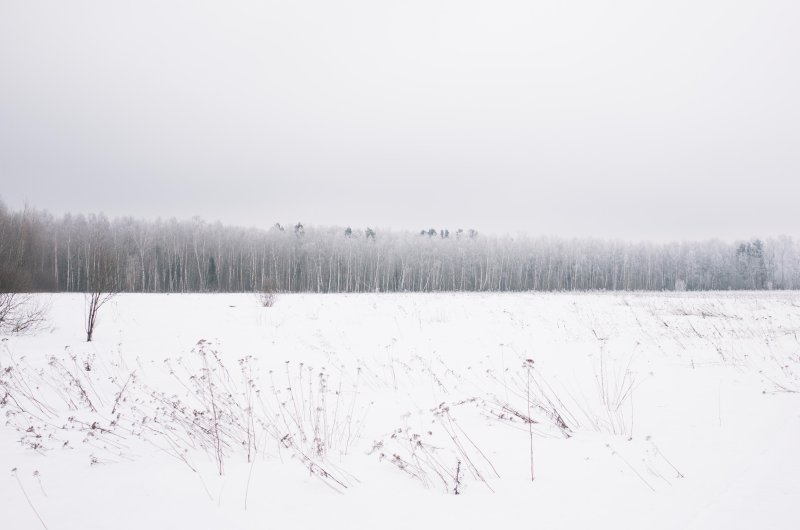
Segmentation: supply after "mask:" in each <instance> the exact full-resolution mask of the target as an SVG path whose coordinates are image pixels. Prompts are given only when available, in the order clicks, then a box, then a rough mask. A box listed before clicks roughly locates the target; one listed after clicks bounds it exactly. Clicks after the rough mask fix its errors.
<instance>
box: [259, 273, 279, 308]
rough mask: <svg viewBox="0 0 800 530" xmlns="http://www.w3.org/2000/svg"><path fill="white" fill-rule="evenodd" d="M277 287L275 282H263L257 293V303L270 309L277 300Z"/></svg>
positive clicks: (269, 279) (268, 280)
mask: <svg viewBox="0 0 800 530" xmlns="http://www.w3.org/2000/svg"><path fill="white" fill-rule="evenodd" d="M277 290H278V289H277V286H276V284H275V280H273V279H272V278H268V279H266V280H264V283H263V284H262V286H261V290H260V291H259V293H258V301H259V303H260V304H261V305H262V306H263V307H272V306H273V305H275V300H277Z"/></svg>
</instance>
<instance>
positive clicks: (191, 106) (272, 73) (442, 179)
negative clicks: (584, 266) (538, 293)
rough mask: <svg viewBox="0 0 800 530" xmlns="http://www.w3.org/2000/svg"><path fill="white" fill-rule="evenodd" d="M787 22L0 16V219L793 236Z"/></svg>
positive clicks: (796, 60) (679, 1)
mask: <svg viewBox="0 0 800 530" xmlns="http://www.w3.org/2000/svg"><path fill="white" fill-rule="evenodd" d="M798 22H800V2H797V1H770V0H753V1H750V0H739V1H730V0H727V1H723V0H719V1H709V0H689V1H683V0H670V1H660V2H646V1H642V0H630V1H607V2H603V1H599V0H563V1H562V0H558V1H547V2H544V1H538V0H526V1H505V0H485V1H470V0H452V1H450V0H448V1H437V0H404V1H385V0H313V1H312V0H284V1H269V0H261V1H252V2H249V1H233V0H225V1H217V2H200V1H197V0H191V1H186V2H171V1H167V0H158V1H145V0H136V1H129V2H119V1H112V0H100V1H97V2H82V1H68V2H67V1H63V0H57V1H37V0H20V1H11V0H0V198H2V200H3V201H4V202H5V203H6V205H7V206H9V207H11V208H13V209H17V208H20V207H22V206H23V205H24V204H25V203H26V202H27V203H29V204H30V205H32V206H34V207H37V208H43V209H48V210H51V211H53V212H54V213H57V214H60V213H64V212H68V211H70V212H99V211H102V212H105V213H106V214H107V215H109V216H112V217H113V216H118V215H134V216H137V217H148V218H150V217H152V218H154V217H157V216H162V217H171V216H176V217H179V218H181V217H191V216H193V215H200V216H202V217H204V218H206V219H207V220H217V219H219V220H221V221H223V222H225V223H230V224H243V225H255V226H270V225H272V224H273V223H274V222H275V221H281V222H296V221H298V220H301V221H303V222H304V223H309V224H336V225H353V226H367V225H369V226H378V227H381V228H396V229H405V228H413V229H420V228H422V227H449V228H451V229H452V228H457V227H465V228H466V227H475V228H477V229H479V230H482V231H486V232H500V233H503V232H510V233H517V232H519V231H526V232H528V233H531V234H537V235H538V234H544V235H552V234H556V235H564V236H587V235H588V236H599V237H614V238H616V237H620V238H626V239H655V240H664V239H697V238H706V237H712V236H718V237H721V238H725V239H735V238H739V237H749V236H751V235H756V234H759V235H772V234H779V233H788V234H792V235H795V236H800V212H798V204H799V200H800V30H798Z"/></svg>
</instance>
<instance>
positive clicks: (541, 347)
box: [0, 292, 800, 529]
mask: <svg viewBox="0 0 800 530" xmlns="http://www.w3.org/2000/svg"><path fill="white" fill-rule="evenodd" d="M40 298H41V299H45V300H48V301H49V303H50V312H49V317H48V321H47V324H46V325H45V326H44V327H43V328H42V329H39V330H38V331H36V332H34V333H30V334H27V335H21V336H19V335H16V336H7V337H4V338H3V341H2V346H0V373H2V374H3V375H2V376H0V384H2V385H3V386H0V397H1V395H2V394H5V395H6V398H5V399H4V403H5V404H4V405H3V407H2V408H0V411H2V413H3V416H4V422H3V425H2V426H0V471H2V473H0V499H2V500H0V507H1V508H2V510H1V513H2V527H3V528H13V529H26V528H31V529H34V528H42V527H43V526H42V523H41V522H40V521H39V519H38V518H37V513H38V516H40V517H41V519H42V521H43V522H44V524H45V525H46V526H47V528H50V529H56V528H67V529H70V528H75V529H93V528H96V529H106V528H137V529H138V528H145V527H151V528H195V529H204V528H215V529H216V528H226V529H239V528H241V529H249V528H266V527H269V528H271V527H282V528H311V527H316V528H322V527H324V528H330V529H339V528H341V529H357V528H364V529H367V528H411V527H421V528H434V527H447V528H462V529H470V528H476V529H478V528H481V529H482V528H487V527H490V526H495V527H506V526H508V527H520V526H524V527H540V528H585V527H587V526H589V525H591V526H593V527H598V528H664V529H667V528H696V529H710V528H724V529H736V528H743V529H744V528H748V529H749V528H754V527H768V528H776V529H780V528H786V529H789V528H796V527H797V521H798V516H797V513H796V509H795V506H794V504H795V503H796V500H797V499H798V498H800V454H798V451H797V450H796V446H797V443H798V441H800V394H799V393H797V392H798V391H800V339H798V336H797V331H798V328H799V327H800V293H795V292H749V293H743V292H725V293H719V292H710V293H553V294H542V293H522V294H520V293H516V294H511V293H508V294H506V293H494V294H488V293H486V294H484V293H470V294H447V293H445V294H369V295H366V294H361V295H299V294H297V295H281V296H279V297H278V299H277V302H276V304H275V306H274V307H272V308H264V307H260V306H259V305H258V302H257V300H256V298H255V297H254V296H253V295H248V294H214V295H211V294H202V295H199V294H198V295H145V294H124V295H119V296H118V297H116V298H114V299H113V300H112V301H111V302H109V304H108V305H107V306H105V307H104V308H103V309H102V311H101V313H100V316H99V322H98V325H97V329H96V331H95V339H94V341H93V342H91V343H86V342H84V339H85V334H84V332H83V318H84V317H83V315H84V309H85V308H84V298H83V296H82V295H67V294H59V295H40ZM527 360H530V361H527ZM531 361H532V362H531ZM204 363H205V364H204ZM87 368H88V370H87ZM204 368H208V370H207V371H204ZM226 370H227V371H226ZM243 370H245V372H246V374H247V376H246V377H244V376H243ZM170 371H172V373H170ZM132 374H133V375H132ZM320 374H323V375H322V379H321V377H320ZM246 381H251V382H252V383H251V384H248V383H247V382H246ZM323 382H324V383H323ZM126 383H127V385H126ZM289 387H291V388H292V390H291V392H290V391H289V390H287V388H289ZM248 388H249V389H250V391H248ZM26 389H27V390H26ZM81 389H82V390H81ZM209 389H211V390H213V391H215V392H217V393H216V394H215V404H214V407H213V409H212V408H211V407H210V406H209V407H206V405H208V404H209V403H210V401H208V398H209V393H208V390H209ZM256 390H257V391H258V392H257V393H256ZM82 391H83V392H85V396H83V395H82V394H81V392H82ZM226 392H229V393H230V394H231V395H230V396H226ZM248 392H249V393H248ZM248 395H249V399H250V403H251V408H249V409H248V406H247V402H248V401H247V400H248ZM12 396H13V397H14V398H16V399H17V401H16V402H15V401H14V400H12V399H9V398H10V397H12ZM30 398H35V400H37V401H39V405H37V404H35V403H34V401H33V400H31V399H30ZM157 398H162V399H161V401H158V400H157ZM257 398H260V402H258V403H257ZM204 400H206V401H204ZM170 403H172V404H174V403H180V405H178V406H176V407H175V408H174V409H173V410H169V407H168V406H167V405H166V404H170ZM529 403H530V404H531V408H530V411H529V410H528V404H529ZM537 404H540V405H543V407H542V408H538V407H537V406H536V405H537ZM159 406H161V407H162V408H161V409H159V408H158V407H159ZM170 406H171V405H170ZM181 406H183V407H184V411H183V412H182V413H178V412H176V410H178V408H180V407H181ZM39 407H41V408H39ZM92 407H94V409H95V410H92ZM20 409H24V410H25V411H26V412H21V411H20ZM112 410H113V411H114V413H112ZM214 411H216V414H217V417H218V419H217V422H216V423H215V422H213V421H211V420H210V418H211V415H212V414H213V413H214ZM248 411H250V412H248ZM554 411H555V412H554ZM198 412H199V413H202V414H201V416H200V419H198V416H196V413H198ZM226 414H229V416H226ZM515 414H516V415H515ZM117 415H118V416H117ZM528 417H530V418H532V419H533V420H535V421H536V423H534V424H529V423H527V422H526V421H524V419H523V418H528ZM115 418H116V421H114V419H115ZM187 418H189V419H188V420H187ZM192 418H194V421H195V423H192V421H191V419H192ZM559 418H560V419H559ZM250 421H252V423H249V422H250ZM81 422H82V423H81ZM92 425H94V428H93V427H92ZM215 425H216V429H217V431H220V430H221V431H222V433H221V434H219V436H217V437H216V438H215V435H214V434H213V431H214V426H215ZM247 425H251V426H252V427H251V428H248V427H247ZM203 428H207V430H210V431H211V433H209V432H207V431H203V430H202V429H203ZM529 428H530V430H529ZM29 429H30V432H26V431H28V430H29ZM158 432H161V433H167V435H164V434H158ZM247 432H250V433H251V437H250V438H249V440H250V445H251V447H250V451H248V447H247V445H248V444H247V440H248V437H247ZM315 432H316V433H317V434H316V435H315V434H314V433H315ZM429 433H430V434H429ZM531 433H532V435H531ZM286 435H289V436H288V437H287V438H285V439H284V436H286ZM217 439H219V440H220V444H221V451H222V457H221V463H220V459H218V458H217V454H218V453H217V450H216V446H215V443H214V441H215V440H217ZM531 440H532V444H531ZM65 442H66V444H65ZM170 443H171V444H172V445H170ZM531 447H532V452H531ZM248 452H249V453H250V458H249V461H248ZM381 454H383V456H381ZM531 454H532V455H533V472H534V475H535V479H534V480H533V481H531ZM395 455H396V456H397V458H396V457H395ZM459 462H460V464H459ZM403 463H405V464H403ZM220 465H221V467H222V468H223V474H222V475H220V474H219V468H220ZM403 466H405V469H401V467H403ZM12 469H15V471H13V472H12ZM311 470H315V471H316V473H312V471H311ZM456 470H458V471H456ZM325 473H328V475H327V476H326V475H325ZM456 474H458V477H459V478H458V481H457V482H458V483H457V484H456V480H455V478H454V477H455V475H456ZM456 487H458V489H459V493H460V494H459V495H454V494H453V491H454V489H455V488H456ZM26 496H27V499H29V500H30V504H29V503H28V501H27V500H26ZM31 505H32V506H31Z"/></svg>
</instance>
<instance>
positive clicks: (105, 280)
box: [85, 231, 119, 342]
mask: <svg viewBox="0 0 800 530" xmlns="http://www.w3.org/2000/svg"><path fill="white" fill-rule="evenodd" d="M103 236H104V234H103V233H102V231H97V232H94V233H93V234H91V239H90V242H89V248H90V249H92V248H93V249H94V251H93V252H91V258H90V259H89V265H90V267H89V270H88V271H87V278H86V285H87V292H86V294H85V301H86V321H85V324H86V342H92V335H93V334H94V328H95V326H96V325H97V315H98V313H99V312H100V309H101V308H102V307H103V306H104V305H105V304H106V302H108V301H109V300H111V299H112V298H114V297H115V296H116V295H117V294H119V281H118V280H117V277H116V274H115V267H114V263H115V260H114V259H113V258H112V257H111V256H110V255H109V253H108V252H107V251H106V250H105V248H104V246H103V243H104V241H103Z"/></svg>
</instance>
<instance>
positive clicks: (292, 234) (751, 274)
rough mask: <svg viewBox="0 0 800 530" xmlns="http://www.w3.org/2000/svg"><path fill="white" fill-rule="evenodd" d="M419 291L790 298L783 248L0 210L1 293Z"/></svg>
mask: <svg viewBox="0 0 800 530" xmlns="http://www.w3.org/2000/svg"><path fill="white" fill-rule="evenodd" d="M265 286H271V287H270V288H274V289H276V290H278V291H281V292H322V293H338V292H348V293H350V292H375V291H380V292H403V291H414V292H421V291H422V292H428V291H528V290H534V291H561V290H648V291H649V290H653V291H661V290H683V289H687V290H720V289H722V290H727V289H773V288H774V289H796V288H800V245H798V243H797V242H795V241H794V240H793V239H792V238H790V237H787V236H781V237H778V238H774V239H772V238H771V239H751V240H747V241H739V242H725V241H720V240H709V241H701V242H679V243H631V242H624V241H610V240H598V239H568V238H558V237H528V236H521V237H510V236H487V235H483V234H479V233H478V232H477V231H475V230H472V229H453V230H450V229H442V228H439V229H435V228H426V229H422V230H420V231H419V232H416V231H410V232H401V231H382V230H375V229H373V228H364V229H358V228H352V227H341V228H337V227H305V226H303V225H302V223H297V224H296V225H294V226H288V227H284V226H281V225H280V224H276V225H275V226H273V227H272V228H271V229H267V230H264V229H254V228H249V229H248V228H241V227H235V226H226V225H223V224H221V223H219V222H217V223H207V222H205V221H203V220H202V219H200V218H193V219H191V220H176V219H169V220H161V219H159V220H155V221H147V220H139V219H133V218H127V217H125V218H118V219H113V220H111V219H108V218H107V217H106V216H104V215H102V214H98V215H64V216H61V217H55V216H53V215H51V214H49V213H48V212H44V211H38V210H34V209H31V208H25V209H24V210H21V211H10V210H8V209H7V208H5V207H4V206H3V205H2V204H0V292H13V291H18V292H20V291H48V292H61V291H66V292H97V291H99V290H115V291H122V292H170V293H184V292H214V291H221V292H248V291H261V290H263V289H264V288H265Z"/></svg>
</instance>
